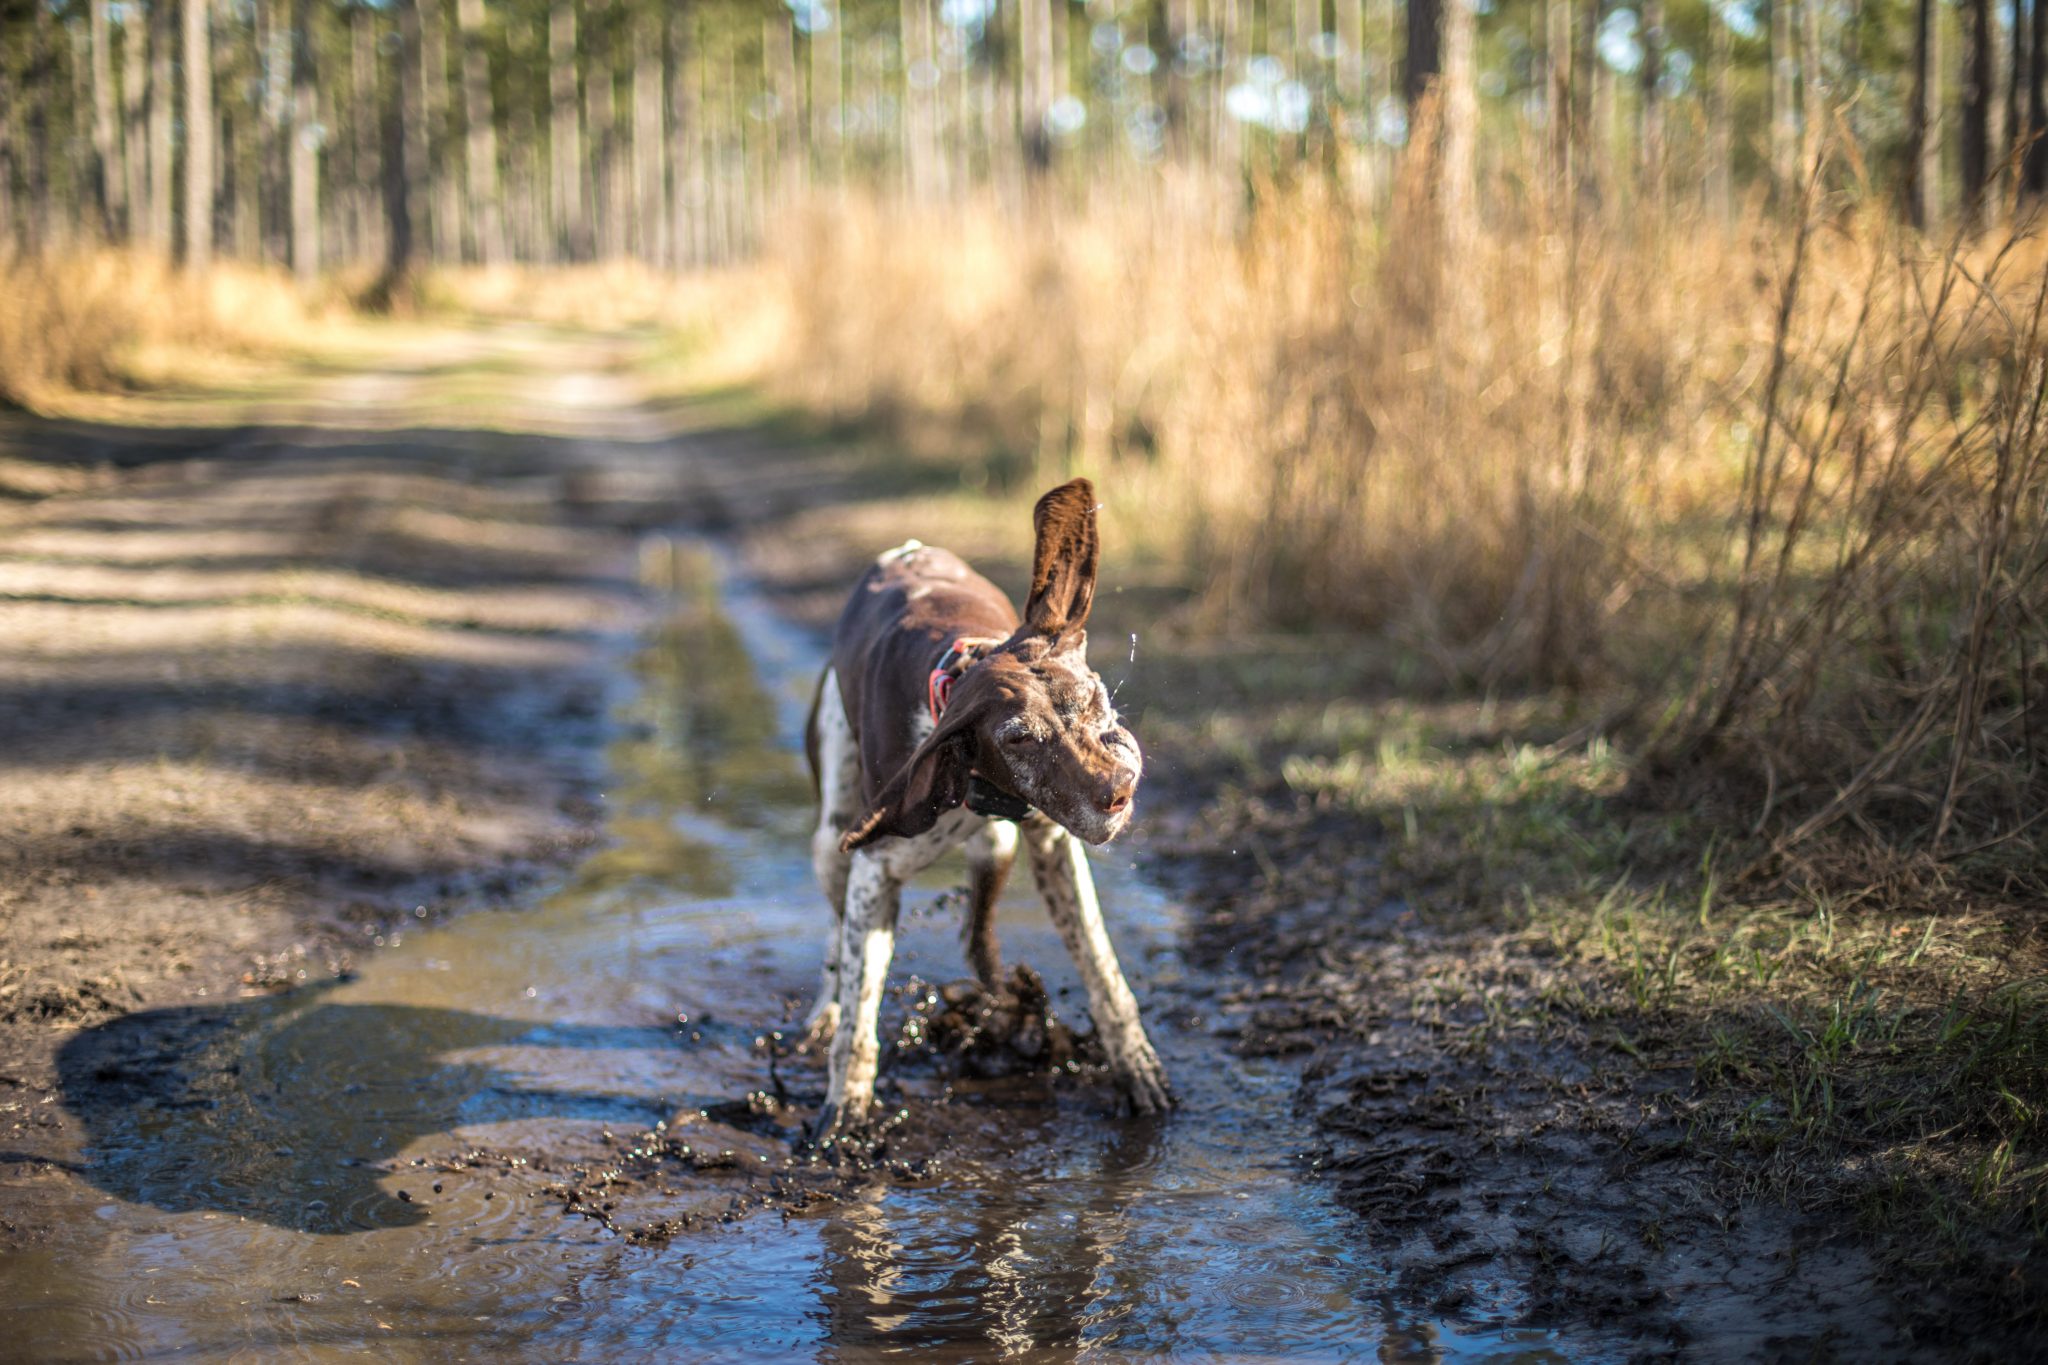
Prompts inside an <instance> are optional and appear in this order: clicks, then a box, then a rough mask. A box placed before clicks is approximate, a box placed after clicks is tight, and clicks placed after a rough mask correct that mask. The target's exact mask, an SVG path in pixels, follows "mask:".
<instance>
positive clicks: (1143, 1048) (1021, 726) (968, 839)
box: [805, 479, 1172, 1137]
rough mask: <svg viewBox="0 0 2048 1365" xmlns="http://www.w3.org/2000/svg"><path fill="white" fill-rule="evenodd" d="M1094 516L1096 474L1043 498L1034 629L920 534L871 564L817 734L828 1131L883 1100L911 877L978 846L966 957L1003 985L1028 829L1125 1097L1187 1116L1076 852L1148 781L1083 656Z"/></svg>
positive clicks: (820, 1028)
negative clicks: (889, 990)
mask: <svg viewBox="0 0 2048 1365" xmlns="http://www.w3.org/2000/svg"><path fill="white" fill-rule="evenodd" d="M1095 509H1096V503H1095V490H1094V488H1093V487H1092V486H1090V484H1089V483H1088V481H1087V480H1086V479H1075V480H1074V481H1073V482H1071V483H1068V484H1064V485H1062V486H1061V487H1059V488H1055V489H1053V490H1052V491H1051V492H1050V493H1047V494H1046V495H1045V496H1044V497H1043V498H1040V499H1039V501H1038V506H1037V507H1036V508H1035V509H1034V511H1033V513H1032V519H1033V523H1034V525H1035V526H1036V528H1037V532H1038V545H1037V550H1036V552H1035V554H1034V556H1033V560H1032V568H1031V596H1030V599H1029V601H1027V602H1026V603H1025V606H1024V619H1023V620H1022V621H1021V622H1019V620H1018V619H1017V612H1016V609H1015V608H1014V607H1012V606H1011V605H1010V600H1009V598H1007V597H1006V596H1004V595H1003V593H1002V591H1001V590H1000V589H999V588H997V587H996V586H995V585H994V584H993V583H991V582H989V581H988V580H987V579H986V578H983V577H982V576H981V575H980V574H978V573H976V572H974V570H972V569H970V568H968V567H967V565H966V563H965V562H964V561H962V560H961V559H960V557H959V556H957V555H955V554H952V553H950V552H949V551H946V550H939V549H933V548H931V547H929V546H925V545H920V544H919V543H918V542H916V541H914V540H913V541H911V542H909V543H908V544H906V545H903V546H900V547H899V548H897V549H894V550H891V551H889V552H888V553H886V554H884V555H882V556H881V557H880V558H879V559H877V560H876V561H875V563H874V565H873V567H871V568H870V569H868V571H867V572H866V573H865V574H863V575H862V576H861V580H860V583H859V585H858V586H856V587H855V588H854V590H853V597H852V599H851V600H850V601H848V602H847V604H846V610H845V612H844V613H843V614H842V615H841V616H840V618H839V628H838V631H837V633H836V634H835V636H834V637H833V645H832V662H831V664H830V666H829V667H828V668H827V669H826V670H825V675H824V677H823V678H821V679H820V680H819V683H818V694H817V700H816V702H815V703H814V705H813V707H812V710H811V719H810V725H809V727H808V730H807V733H806V737H805V738H806V747H807V749H808V752H809V755H810V760H811V771H812V772H813V774H814V775H815V776H816V778H817V783H818V796H819V813H818V831H817V834H816V835H815V836H814V837H813V839H812V841H811V861H812V866H813V868H814V869H815V870H816V872H817V876H818V885H819V886H820V887H821V888H822V889H823V890H824V892H825V898H826V899H827V900H828V901H830V902H831V905H832V911H833V916H834V921H835V923H834V927H833V932H832V936H831V938H830V939H829V940H828V941H827V944H826V953H825V980H824V985H823V988H822V989H821V991H820V992H819V996H818V1003H817V1007H816V1008H815V1009H814V1010H813V1011H812V1012H811V1019H810V1024H809V1036H810V1038H811V1039H812V1040H813V1041H815V1042H820V1043H822V1042H824V1041H826V1040H827V1039H829V1040H830V1042H831V1081H830V1084H829V1085H828V1087H827V1089H826V1094H825V1107H824V1109H823V1110H822V1111H821V1112H820V1114H819V1116H818V1121H817V1124H816V1125H815V1128H814V1132H815V1134H816V1135H817V1136H819V1137H823V1136H825V1135H827V1134H829V1133H831V1132H832V1131H834V1129H835V1128H837V1127H839V1126H840V1125H842V1124H844V1125H858V1124H860V1123H862V1122H864V1121H865V1119H866V1117H867V1112H868V1109H869V1107H870V1105H871V1104H872V1103H873V1102H874V1095H875V1070H876V1067H877V1065H878V1063H879V1060H880V1048H879V1042H878V1039H877V1037H876V1016H877V1014H878V1012H879V1010H880V1008H881V1000H882V987H883V983H884V981H885V980H886V979H887V977H888V973H889V958H890V956H891V954H892V953H893V952H894V951H895V935H896V914H897V907H898V904H899V901H900V898H901V895H902V890H903V885H904V883H905V882H906V881H908V880H909V879H910V878H911V877H913V876H915V875H916V874H917V873H918V872H920V871H922V870H923V869H924V868H925V867H927V866H929V865H930V864H931V863H932V862H933V861H934V860H935V859H937V858H938V857H939V856H940V855H941V854H943V853H945V852H946V851H948V850H949V849H952V848H955V847H957V846H959V845H961V844H965V845H966V848H967V862H968V868H969V871H970V874H971V880H972V887H971V892H972V894H971V897H970V907H969V912H968V914H969V920H968V925H967V944H968V957H969V960H970V962H971V963H972V965H973V967H974V971H975V974H976V975H977V976H978V977H979V978H980V979H981V981H982V982H983V983H984V984H985V985H987V986H990V987H994V986H995V985H996V984H997V978H998V977H999V975H1000V973H1001V954H1000V951H999V949H998V948H997V945H996V938H995V926H994V916H995V904H996V899H997V897H998V896H1000V895H1001V894H1002V889H1003V884H1004V882H1005V881H1006V880H1007V879H1008V878H1009V875H1010V867H1011V864H1012V863H1013V862H1014V861H1015V859H1016V855H1017V842H1018V835H1019V833H1020V832H1021V834H1022V836H1023V842H1024V847H1025V849H1026V850H1027V851H1028V852H1029V854H1030V858H1031V870H1032V874H1033V876H1034V877H1035V878H1036V880H1037V882H1038V889H1039V892H1040V894H1041V895H1043V896H1044V898H1045V904H1046V909H1047V910H1048V911H1049V912H1050V913H1051V916H1052V922H1053V925H1054V927H1055V928H1057V929H1058V930H1059V934H1060V938H1061V940H1062V941H1063V942H1064V943H1065V944H1066V947H1067V951H1068V952H1069V953H1071V954H1072V955H1073V958H1074V962H1075V965H1076V966H1077V967H1078V968H1079V969H1080V974H1081V980H1082V983H1083V984H1084V985H1085V986H1086V988H1087V991H1088V1007H1089V1011H1090V1013H1091V1014H1092V1015H1093V1017H1094V1023H1095V1028H1096V1032H1097V1034H1098V1035H1099V1036H1100V1038H1101V1040H1102V1044H1103V1050H1104V1052H1105V1053H1106V1054H1107V1056H1108V1059H1109V1065H1110V1069H1111V1072H1112V1074H1113V1075H1114V1077H1115V1079H1116V1081H1117V1084H1118V1086H1119V1088H1120V1089H1121V1090H1122V1092H1123V1094H1124V1097H1125V1098H1126V1099H1127V1101H1128V1102H1129V1104H1130V1106H1131V1108H1132V1109H1133V1110H1135V1111H1137V1112H1139V1113H1148V1114H1149V1113H1156V1112H1158V1111H1160V1110H1163V1109H1165V1108H1166V1107H1168V1106H1169V1105H1170V1104H1171V1103H1172V1097H1171V1096H1170V1094H1169V1093H1168V1091H1167V1087H1166V1072H1165V1070H1164V1068H1162V1067H1161V1066H1160V1064H1159V1057H1158V1054H1156V1053H1155V1052H1154V1051H1153V1050H1152V1044H1151V1041H1150V1040H1149V1039H1147V1038H1146V1036H1145V1027H1144V1025H1143V1023H1141V1022H1140V1021H1139V1018H1138V1002H1137V999H1136V997H1135V996H1133V995H1132V994H1131V988H1130V985H1129V984H1128V983H1127V982H1126V981H1125V980H1124V975H1123V971H1122V969H1121V968H1119V967H1118V965H1117V960H1116V950H1115V949H1114V948H1112V947H1111V946H1110V942H1109V934H1108V931H1107V930H1106V929H1104V927H1103V923H1102V909H1101V906H1100V905H1099V904H1098V903H1097V901H1096V898H1095V884H1094V881H1093V879H1092V878H1091V877H1090V876H1089V874H1088V860H1087V857H1086V855H1085V853H1084V851H1083V849H1082V847H1081V845H1082V843H1083V842H1086V843H1090V844H1102V843H1107V842H1108V841H1109V840H1111V839H1113V838H1115V837H1116V836H1117V835H1118V834H1119V833H1121V832H1122V830H1123V829H1124V827H1125V826H1126V825H1127V824H1129V823H1130V819H1131V805H1132V798H1133V796H1134V795H1135V794H1136V791H1137V787H1138V777H1139V773H1140V771H1141V768H1142V760H1141V758H1140V756H1139V753H1138V743H1137V741H1136V740H1135V739H1133V738H1132V737H1131V733H1130V731H1128V730H1126V729H1124V727H1123V726H1122V725H1121V724H1120V723H1118V721H1117V716H1116V711H1115V710H1114V708H1113V707H1112V706H1111V704H1110V696H1109V690H1108V689H1107V688H1105V687H1104V686H1103V685H1102V679H1101V678H1100V677H1098V676H1097V675H1096V674H1095V672H1094V671H1093V670H1092V669H1090V668H1089V667H1088V662H1087V657H1086V656H1087V648H1088V637H1087V633H1086V630H1085V627H1086V626H1087V623H1088V609H1089V607H1090V605H1091V604H1092V603H1093V602H1094V600H1095V571H1096V564H1097V561H1098V560H1099V558H1100V555H1101V543H1100V541H1099V539H1098V538H1097V534H1096V523H1095ZM1027 808H1028V809H1027Z"/></svg>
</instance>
